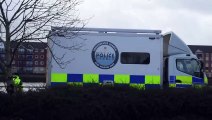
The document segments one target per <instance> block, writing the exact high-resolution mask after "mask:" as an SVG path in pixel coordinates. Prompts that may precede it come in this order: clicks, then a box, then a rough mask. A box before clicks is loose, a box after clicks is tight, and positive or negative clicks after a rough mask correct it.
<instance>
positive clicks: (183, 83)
mask: <svg viewBox="0 0 212 120" xmlns="http://www.w3.org/2000/svg"><path fill="white" fill-rule="evenodd" d="M177 80H178V81H180V82H177ZM207 81H208V80H207V77H205V78H204V79H202V78H198V77H194V76H170V80H169V87H172V88H175V87H176V88H187V87H192V86H193V87H197V88H199V87H202V86H204V85H206V84H207Z"/></svg>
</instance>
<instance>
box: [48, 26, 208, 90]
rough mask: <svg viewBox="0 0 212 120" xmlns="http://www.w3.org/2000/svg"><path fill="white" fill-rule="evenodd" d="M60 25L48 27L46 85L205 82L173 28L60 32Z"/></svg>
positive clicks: (146, 85) (152, 85)
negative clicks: (165, 32)
mask: <svg viewBox="0 0 212 120" xmlns="http://www.w3.org/2000/svg"><path fill="white" fill-rule="evenodd" d="M61 29H63V28H57V27H52V32H51V35H52V37H51V38H50V39H48V46H49V48H50V49H49V52H48V67H47V85H49V86H57V85H67V84H74V85H81V86H84V85H91V84H99V85H105V84H112V85H129V86H132V87H136V88H141V89H146V88H162V87H163V86H169V87H179V88H184V87H190V86H204V85H205V84H207V77H206V76H205V74H204V73H203V70H202V64H201V62H200V61H199V60H198V59H197V57H196V56H195V55H194V54H193V53H192V52H191V50H190V49H189V48H188V46H187V45H186V44H185V43H184V42H183V41H182V40H181V39H180V38H179V37H178V36H177V35H175V34H174V33H173V32H170V33H167V34H165V35H162V34H161V31H160V30H135V29H105V28H83V29H80V31H78V30H79V29H76V30H73V29H72V30H71V31H66V32H63V33H61ZM59 31H60V32H59ZM76 34H77V35H76ZM60 45H62V46H63V47H61V46H60ZM70 46H72V47H70ZM66 48H67V49H66ZM53 55H54V56H55V57H54V56H53ZM69 60H71V62H70V61H69ZM58 63H60V65H58Z"/></svg>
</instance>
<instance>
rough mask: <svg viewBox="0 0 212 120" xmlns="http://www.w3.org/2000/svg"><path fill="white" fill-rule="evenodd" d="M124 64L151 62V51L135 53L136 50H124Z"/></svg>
mask: <svg viewBox="0 0 212 120" xmlns="http://www.w3.org/2000/svg"><path fill="white" fill-rule="evenodd" d="M121 63H122V64H149V63H150V54H149V53H135V52H122V53H121Z"/></svg>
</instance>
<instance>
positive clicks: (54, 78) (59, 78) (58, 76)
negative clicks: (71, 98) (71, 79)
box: [51, 73, 67, 82]
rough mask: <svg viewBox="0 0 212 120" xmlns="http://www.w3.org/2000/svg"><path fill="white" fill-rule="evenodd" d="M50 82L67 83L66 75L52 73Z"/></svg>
mask: <svg viewBox="0 0 212 120" xmlns="http://www.w3.org/2000/svg"><path fill="white" fill-rule="evenodd" d="M51 82H67V74H66V73H52V74H51Z"/></svg>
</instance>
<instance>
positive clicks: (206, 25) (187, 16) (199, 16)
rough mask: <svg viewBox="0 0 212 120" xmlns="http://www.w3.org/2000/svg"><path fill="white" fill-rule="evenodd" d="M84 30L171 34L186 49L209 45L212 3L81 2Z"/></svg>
mask: <svg viewBox="0 0 212 120" xmlns="http://www.w3.org/2000/svg"><path fill="white" fill-rule="evenodd" d="M79 11H80V17H81V18H82V19H87V18H91V19H90V20H89V22H88V24H87V26H86V27H98V28H102V27H104V28H127V29H129V28H130V29H159V30H162V32H163V33H165V32H169V31H173V32H175V33H176V34H177V35H178V36H179V37H180V38H182V39H183V41H185V43H186V44H189V45H212V0H84V1H83V3H82V4H81V5H80V6H79Z"/></svg>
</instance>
